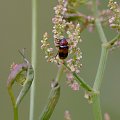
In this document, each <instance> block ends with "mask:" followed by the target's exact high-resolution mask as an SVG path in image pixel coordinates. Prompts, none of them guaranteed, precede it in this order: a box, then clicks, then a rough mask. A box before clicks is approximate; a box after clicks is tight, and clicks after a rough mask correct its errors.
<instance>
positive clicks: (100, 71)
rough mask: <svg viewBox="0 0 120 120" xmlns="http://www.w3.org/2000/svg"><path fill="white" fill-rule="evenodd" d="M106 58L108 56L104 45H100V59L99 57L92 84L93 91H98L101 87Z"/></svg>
mask: <svg viewBox="0 0 120 120" xmlns="http://www.w3.org/2000/svg"><path fill="white" fill-rule="evenodd" d="M107 56H108V49H107V47H105V46H104V45H102V51H101V57H100V62H99V66H98V70H97V74H96V78H95V82H94V86H93V89H94V90H95V91H99V90H100V87H101V83H102V80H103V75H104V71H105V66H106V61H107Z"/></svg>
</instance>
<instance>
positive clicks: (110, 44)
mask: <svg viewBox="0 0 120 120" xmlns="http://www.w3.org/2000/svg"><path fill="white" fill-rule="evenodd" d="M119 39H120V34H118V35H117V36H115V37H114V38H113V39H112V40H111V41H109V42H108V44H109V47H112V45H114V43H115V42H116V41H117V40H119Z"/></svg>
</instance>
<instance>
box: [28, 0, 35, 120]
mask: <svg viewBox="0 0 120 120" xmlns="http://www.w3.org/2000/svg"><path fill="white" fill-rule="evenodd" d="M31 51H32V55H31V57H32V60H31V63H32V66H33V69H34V80H33V83H32V86H31V93H30V115H29V117H30V118H29V120H34V109H35V106H34V104H35V88H36V67H37V59H36V58H37V0H32V50H31Z"/></svg>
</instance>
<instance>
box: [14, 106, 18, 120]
mask: <svg viewBox="0 0 120 120" xmlns="http://www.w3.org/2000/svg"><path fill="white" fill-rule="evenodd" d="M14 120H18V107H14Z"/></svg>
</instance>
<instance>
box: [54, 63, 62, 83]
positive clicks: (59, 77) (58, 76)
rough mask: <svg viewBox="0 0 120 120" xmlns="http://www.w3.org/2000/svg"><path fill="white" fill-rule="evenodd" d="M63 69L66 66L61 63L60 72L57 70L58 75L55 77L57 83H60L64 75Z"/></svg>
mask: <svg viewBox="0 0 120 120" xmlns="http://www.w3.org/2000/svg"><path fill="white" fill-rule="evenodd" d="M63 69H64V66H63V65H60V67H59V69H58V72H57V76H56V78H55V81H56V83H58V82H59V80H60V79H61V76H62V73H63Z"/></svg>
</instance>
